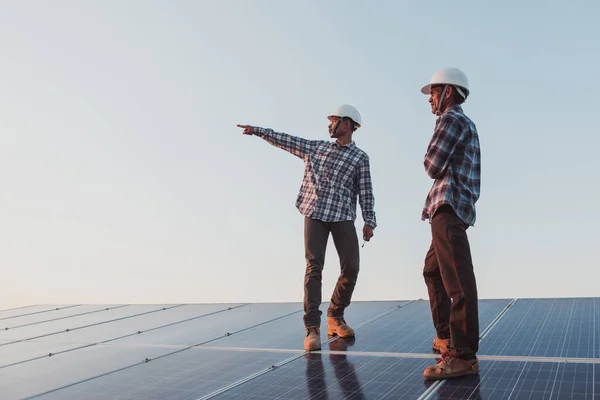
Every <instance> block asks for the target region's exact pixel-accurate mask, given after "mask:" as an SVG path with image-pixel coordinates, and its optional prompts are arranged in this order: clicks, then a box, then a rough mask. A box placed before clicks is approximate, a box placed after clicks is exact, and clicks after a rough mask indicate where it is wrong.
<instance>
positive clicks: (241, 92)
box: [0, 0, 600, 308]
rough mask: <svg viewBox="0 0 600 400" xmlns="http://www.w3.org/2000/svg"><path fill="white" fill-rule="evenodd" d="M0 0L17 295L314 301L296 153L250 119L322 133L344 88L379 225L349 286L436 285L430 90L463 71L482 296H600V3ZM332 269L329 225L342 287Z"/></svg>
mask: <svg viewBox="0 0 600 400" xmlns="http://www.w3.org/2000/svg"><path fill="white" fill-rule="evenodd" d="M484 3H485V4H484ZM542 4H543V5H542ZM567 4H568V5H567ZM0 7H1V11H0V48H1V49H2V54H1V56H0V102H1V103H0V176H1V180H0V182H1V186H0V249H1V250H0V271H1V272H2V274H1V278H0V308H7V307H12V306H19V305H26V304H32V303H53V304H54V303H178V302H247V301H301V300H302V294H303V276H304V249H303V231H302V223H303V219H302V216H301V215H300V214H299V212H298V211H297V210H296V208H295V207H294V202H295V199H296V195H297V192H298V189H299V187H300V183H301V180H302V172H303V165H302V161H301V160H299V159H297V158H296V157H294V156H292V155H290V154H288V153H285V152H284V151H282V150H279V149H277V148H275V147H272V146H271V145H269V144H268V143H266V142H264V141H262V140H261V139H259V138H256V137H246V136H243V135H242V134H241V130H240V129H238V128H237V127H236V124H238V123H241V124H253V125H261V126H265V127H271V128H273V129H276V130H279V131H283V132H286V133H290V134H293V135H297V136H302V137H305V138H310V139H323V138H325V139H327V138H328V134H327V125H328V121H327V119H326V116H327V114H328V113H330V112H331V111H332V110H333V109H335V107H336V106H338V105H339V104H343V103H349V104H352V105H354V106H356V107H357V108H358V109H359V111H360V112H361V113H362V117H363V126H362V128H360V129H359V130H358V131H357V133H356V134H355V141H356V143H357V145H358V146H359V147H360V148H362V149H364V150H365V151H366V152H367V153H368V154H369V155H370V157H371V168H372V175H373V181H374V191H375V207H376V213H377V219H378V224H379V226H378V228H377V229H376V230H375V236H374V237H373V239H372V241H371V242H370V243H367V244H366V245H365V247H364V248H363V249H362V252H361V273H360V275H359V281H358V285H357V287H356V291H355V297H354V299H355V300H389V299H414V298H426V296H427V291H426V288H425V284H424V282H423V278H422V268H423V260H424V257H425V253H426V251H427V249H428V247H429V243H430V237H431V236H430V235H431V233H430V226H429V224H428V223H427V222H422V221H421V220H420V215H421V209H422V206H423V203H424V200H425V197H426V195H427V192H428V190H429V187H430V186H431V183H432V181H431V180H430V179H429V178H428V177H427V175H426V173H425V171H424V169H423V155H424V153H425V150H426V148H427V144H428V142H429V139H430V137H431V134H432V132H433V126H434V123H435V116H433V115H432V114H431V112H430V107H429V105H428V103H427V97H426V96H424V95H422V94H421V93H420V91H419V89H420V88H421V86H422V85H424V84H426V83H427V82H428V80H429V78H430V77H431V75H432V74H433V72H434V71H435V70H436V69H438V68H441V67H446V66H453V67H458V68H461V69H462V70H463V71H465V73H466V74H467V75H468V77H469V79H470V85H471V96H470V97H469V99H468V100H467V102H466V103H465V104H464V110H465V112H466V113H467V115H469V116H470V117H471V118H472V119H473V120H474V122H475V123H476V125H477V128H478V130H479V134H480V141H481V146H482V150H481V151H482V186H481V198H480V201H479V202H478V203H477V222H476V225H475V227H474V228H472V229H469V231H468V233H469V237H470V240H471V246H472V252H473V258H474V264H475V269H476V276H477V279H478V284H479V294H480V297H482V298H498V297H563V296H597V295H600V289H598V281H599V278H600V269H599V268H600V255H599V252H598V246H599V239H600V234H599V231H598V229H599V227H600V217H599V213H598V212H597V211H596V209H595V208H596V207H595V206H596V203H595V200H597V199H598V198H600V188H599V185H598V172H599V171H600V157H598V153H597V152H598V147H599V146H600V138H599V133H600V130H599V128H598V122H597V120H596V119H597V115H598V108H599V107H600V101H599V100H598V99H599V97H598V96H599V93H600V80H598V79H597V75H598V71H599V70H600V58H599V54H600V45H599V40H598V39H600V26H599V25H598V23H597V21H598V20H597V17H598V15H599V14H600V3H599V2H597V1H593V0H589V1H571V2H568V3H567V2H565V1H560V2H559V1H550V0H548V1H544V2H541V1H540V2H537V3H536V2H523V1H503V2H494V3H492V2H481V1H474V0H473V1H462V2H448V1H442V0H438V1H427V2H424V1H418V2H417V1H414V2H401V1H391V0H389V1H377V2H366V1H341V0H335V1H333V0H331V1H317V0H309V1H301V2H291V1H275V0H271V1H262V0H237V1H234V0H228V1H216V0H215V1H210V2H209V1H145V0H144V1H141V0H139V1H134V0H130V1H120V0H119V1H117V0H113V1H103V2H92V1H76V0H72V1H63V0H55V1H53V2H44V1H29V2H23V1H2V2H1V3H0ZM359 215H360V211H359ZM361 228H362V219H361V218H360V217H359V218H358V220H357V230H360V229H361ZM338 273H339V266H338V258H337V254H336V252H335V248H334V246H333V242H332V241H331V240H330V242H329V247H328V255H327V259H326V265H325V271H324V284H323V291H324V293H323V298H324V300H327V299H329V297H330V295H331V291H332V289H333V285H334V282H335V280H336V278H337V275H338Z"/></svg>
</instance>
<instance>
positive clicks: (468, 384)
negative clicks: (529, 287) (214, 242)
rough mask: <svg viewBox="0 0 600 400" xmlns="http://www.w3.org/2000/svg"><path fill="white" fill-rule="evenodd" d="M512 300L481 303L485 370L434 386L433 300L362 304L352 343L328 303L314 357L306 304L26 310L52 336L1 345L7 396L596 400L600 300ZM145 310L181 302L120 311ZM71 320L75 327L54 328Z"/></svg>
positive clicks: (355, 314)
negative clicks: (333, 333)
mask: <svg viewBox="0 0 600 400" xmlns="http://www.w3.org/2000/svg"><path fill="white" fill-rule="evenodd" d="M509 303H510V300H508V299H506V300H505V299H501V300H480V301H479V317H480V329H481V331H482V334H484V337H483V338H482V341H481V345H480V353H479V355H480V366H481V372H480V374H479V375H478V376H475V377H468V378H459V379H455V380H448V381H442V382H437V383H434V382H431V381H427V380H425V379H424V378H423V376H422V373H423V369H424V368H425V367H426V366H427V365H430V364H432V363H433V362H434V358H433V357H434V356H433V354H431V347H430V346H431V340H432V338H433V335H434V334H435V332H434V329H433V325H432V322H431V313H430V310H429V304H428V301H425V300H417V301H413V302H406V301H390V302H353V303H352V305H351V307H350V308H348V310H347V314H346V319H347V320H348V322H349V323H350V324H351V325H352V326H354V327H355V328H356V332H357V337H356V339H339V338H338V339H329V338H327V337H326V332H325V327H326V322H325V318H326V315H325V312H326V306H327V302H324V303H323V305H322V310H323V311H324V318H323V323H322V328H323V329H322V340H323V349H322V351H321V352H313V353H305V352H304V351H303V349H302V339H303V337H304V330H303V323H302V304H301V303H279V304H277V303H264V304H235V305H234V304H231V305H228V304H218V305H213V304H210V305H209V304H206V305H181V306H176V307H173V306H161V305H154V306H128V307H122V308H116V309H113V310H110V311H109V312H104V311H103V312H100V311H99V312H93V311H92V310H91V309H87V311H84V312H88V314H85V315H76V316H75V315H73V316H68V315H64V314H63V316H64V317H65V318H62V317H58V318H61V319H57V318H56V314H55V317H54V318H53V317H52V314H53V313H54V311H47V310H46V309H45V308H44V307H43V306H42V307H38V308H35V309H29V310H28V311H27V313H30V315H36V314H31V312H33V313H43V314H46V315H45V316H44V317H43V319H42V320H38V321H39V322H40V323H33V325H29V326H24V327H20V328H18V329H17V328H15V329H14V332H17V331H18V330H22V331H21V332H27V333H29V334H31V333H32V332H33V333H36V332H38V331H37V330H39V332H50V333H49V334H48V333H47V334H46V335H45V336H42V337H40V338H37V339H34V340H28V341H21V342H17V343H10V342H8V341H6V339H0V393H1V394H2V395H1V396H0V397H2V399H3V400H4V399H5V398H6V399H21V398H41V399H69V398H85V399H106V398H121V399H129V400H136V399H173V400H183V399H190V400H208V399H209V398H216V399H242V398H243V399H247V398H250V399H265V400H267V399H305V398H328V399H335V398H344V399H361V398H364V399H371V398H376V399H399V398H410V399H417V398H421V399H425V398H427V399H436V398H437V399H467V398H485V399H493V398H510V399H521V398H524V399H537V398H540V399H562V398H569V399H579V398H581V399H593V398H600V380H599V379H598V378H597V376H598V375H599V372H600V371H599V370H598V368H599V367H600V357H599V356H600V354H599V353H598V345H599V344H600V336H599V335H600V325H599V324H600V298H594V299H518V300H517V301H516V302H514V303H512V304H511V306H510V307H509V308H507V305H508V304H509ZM78 307H79V306H78ZM78 307H73V309H76V308H78ZM148 307H151V308H152V307H154V309H156V310H158V309H160V308H161V307H173V308H170V309H167V310H161V311H156V312H151V313H146V314H142V315H137V314H136V313H134V314H128V313H126V312H125V313H124V314H119V313H122V312H124V311H125V310H127V309H129V310H138V311H139V310H143V309H148ZM26 310H27V308H24V309H22V310H21V311H26ZM35 310H37V311H35ZM65 310H66V309H65ZM80 310H84V309H80ZM79 314H81V313H79ZM0 315H1V314H0ZM100 315H105V316H115V315H122V318H116V319H110V318H109V319H106V318H99V319H98V316H100ZM36 318H37V317H36ZM0 321H5V322H6V321H11V319H10V318H9V319H5V320H0ZM91 321H96V322H95V323H92V324H87V323H89V322H91ZM72 322H77V323H76V324H75V325H71V324H70V323H72ZM65 323H67V325H70V326H76V327H77V329H76V330H73V331H69V332H54V330H55V329H60V328H62V327H64V326H66V325H63V324H65ZM39 332H38V333H39ZM52 332H54V334H52ZM103 343H104V344H103ZM88 345H89V347H82V346H88ZM192 345H197V346H195V347H190V346H192ZM61 349H62V350H67V351H66V352H64V353H58V354H55V355H53V356H50V357H49V356H47V354H46V353H47V352H53V353H56V352H57V351H60V350H61ZM37 357H42V358H37ZM32 377H35V379H31V378H32ZM36 395H40V396H36Z"/></svg>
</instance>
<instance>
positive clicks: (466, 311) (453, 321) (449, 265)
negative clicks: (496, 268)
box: [423, 205, 479, 359]
mask: <svg viewBox="0 0 600 400" xmlns="http://www.w3.org/2000/svg"><path fill="white" fill-rule="evenodd" d="M467 228H468V225H467V224H465V223H464V222H463V221H462V220H460V218H458V217H457V216H456V214H455V213H454V211H453V210H452V207H450V206H449V205H444V206H442V207H440V208H439V209H438V211H437V212H436V213H435V214H434V216H433V218H432V219H431V236H432V241H431V246H430V247H429V251H428V252H427V256H426V257H425V268H424V269H423V276H424V278H425V283H426V284H427V290H428V292H429V302H430V305H431V316H432V318H433V324H434V326H435V329H436V332H437V335H438V337H440V338H441V339H450V344H449V348H448V350H449V351H450V353H451V354H452V355H454V356H456V357H459V358H463V359H473V358H476V353H477V351H478V350H479V315H478V309H477V283H476V281H475V274H474V272H473V261H472V260H471V249H470V246H469V239H468V237H467V232H466V231H467Z"/></svg>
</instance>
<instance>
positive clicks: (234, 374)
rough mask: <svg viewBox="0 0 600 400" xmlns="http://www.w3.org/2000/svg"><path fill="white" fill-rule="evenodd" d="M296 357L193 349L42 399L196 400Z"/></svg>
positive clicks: (41, 398)
mask: <svg viewBox="0 0 600 400" xmlns="http://www.w3.org/2000/svg"><path fill="white" fill-rule="evenodd" d="M292 355H293V354H287V353H275V352H253V351H226V350H223V351H221V350H210V349H199V348H192V349H188V350H185V351H182V352H180V353H177V354H173V355H170V356H167V357H163V358H160V359H157V360H153V361H151V362H149V363H145V364H142V365H139V366H136V367H133V368H129V369H127V370H123V371H121V372H119V373H116V374H111V375H107V376H104V377H100V378H97V379H93V380H91V381H88V382H84V383H81V384H78V385H74V386H72V387H70V388H67V389H63V390H60V391H57V392H54V393H52V394H48V395H45V396H42V397H40V400H51V399H57V400H58V399H84V398H85V399H89V400H92V399H116V398H123V399H128V400H153V399H155V400H164V399H169V400H183V399H192V400H196V399H198V398H200V397H202V396H205V395H207V394H209V393H211V392H213V391H215V390H218V389H220V388H222V387H225V386H227V385H229V384H232V383H234V382H236V381H238V380H240V379H243V378H246V377H247V376H249V375H252V374H254V373H256V372H258V371H261V370H264V369H266V368H268V367H269V366H271V365H273V364H276V363H277V362H279V361H282V360H285V359H287V358H288V357H290V356H292Z"/></svg>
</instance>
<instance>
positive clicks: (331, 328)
mask: <svg viewBox="0 0 600 400" xmlns="http://www.w3.org/2000/svg"><path fill="white" fill-rule="evenodd" d="M327 334H328V335H329V336H338V337H341V338H350V337H354V329H352V328H350V327H349V326H348V324H346V321H344V318H343V317H327Z"/></svg>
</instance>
